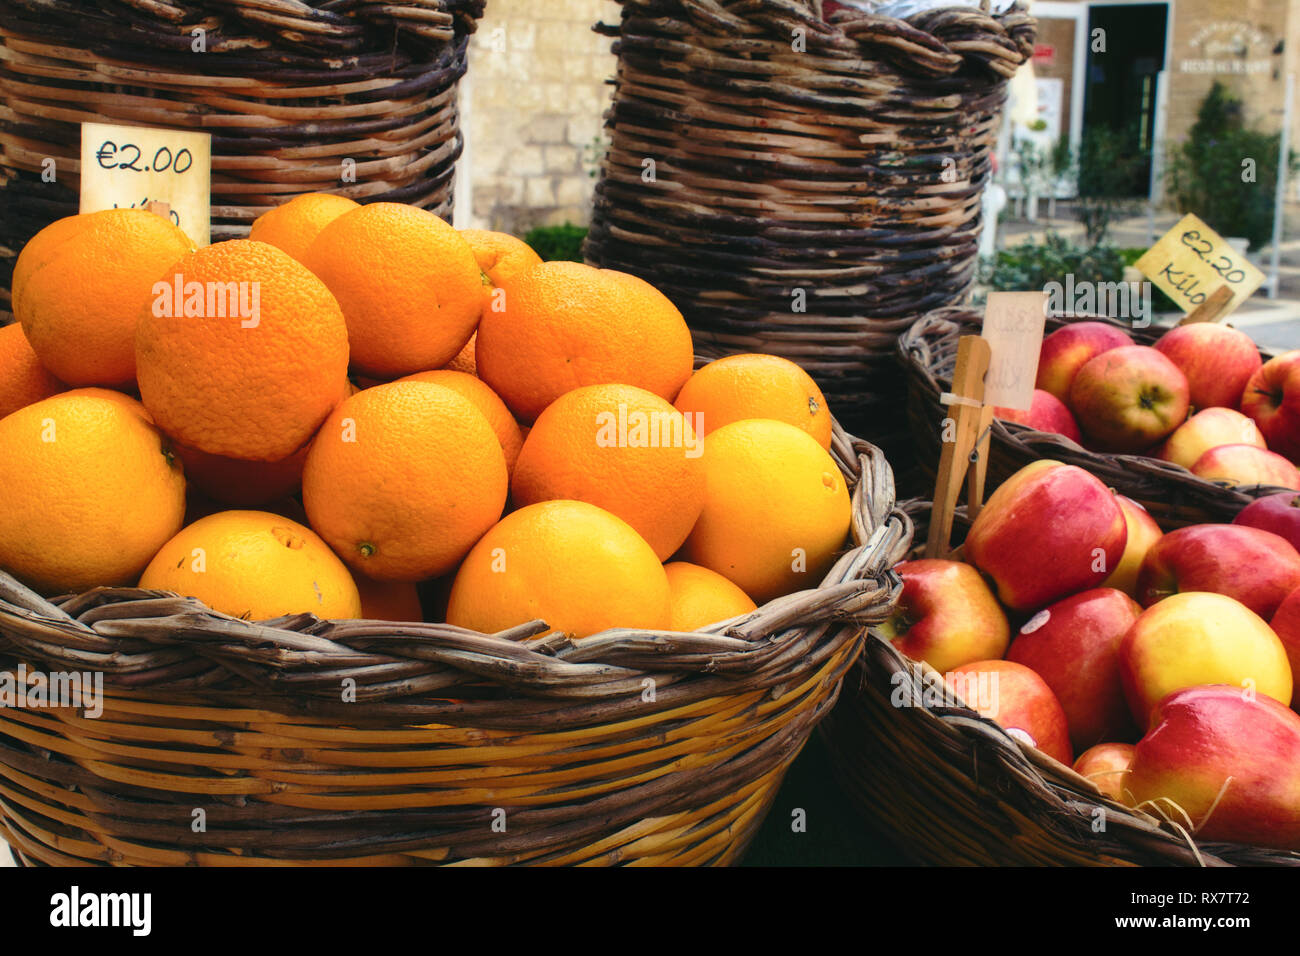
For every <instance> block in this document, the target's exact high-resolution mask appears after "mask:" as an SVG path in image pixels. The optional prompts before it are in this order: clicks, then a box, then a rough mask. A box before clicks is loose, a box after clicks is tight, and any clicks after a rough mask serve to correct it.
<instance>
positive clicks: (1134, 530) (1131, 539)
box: [1101, 495, 1164, 599]
mask: <svg viewBox="0 0 1300 956" xmlns="http://www.w3.org/2000/svg"><path fill="white" fill-rule="evenodd" d="M1115 500H1116V501H1117V502H1119V508H1120V510H1121V511H1122V512H1124V523H1125V525H1126V526H1127V527H1128V540H1127V541H1126V542H1125V544H1124V553H1123V555H1121V556H1120V559H1119V563H1118V564H1116V565H1115V570H1113V571H1111V572H1110V577H1108V578H1107V579H1106V580H1105V581H1103V582H1102V583H1101V586H1102V587H1106V588H1115V589H1117V590H1120V591H1123V592H1124V593H1125V594H1127V595H1128V596H1129V597H1131V598H1134V599H1136V598H1137V579H1138V570H1139V569H1140V568H1141V567H1142V562H1143V560H1144V559H1145V558H1146V556H1147V552H1148V551H1150V550H1151V546H1152V545H1153V544H1155V543H1156V542H1157V541H1159V540H1160V536H1161V535H1162V534H1164V532H1163V531H1161V530H1160V525H1158V524H1156V519H1155V518H1153V517H1151V515H1150V514H1148V513H1147V509H1146V508H1143V507H1142V506H1141V505H1140V504H1138V503H1137V502H1136V501H1134V500H1133V499H1132V498H1126V497H1124V496H1123V495H1116V496H1115Z"/></svg>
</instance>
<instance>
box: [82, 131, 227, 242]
mask: <svg viewBox="0 0 1300 956" xmlns="http://www.w3.org/2000/svg"><path fill="white" fill-rule="evenodd" d="M211 183H212V137H211V136H210V135H209V134H207V133H181V132H177V131H176V130H170V129H149V128H147V127H144V126H110V125H108V124H105V123H82V124H81V211H82V212H98V211H100V210H101V209H119V208H131V209H144V208H146V207H147V205H148V204H149V202H151V201H155V202H165V203H167V205H168V206H170V207H171V208H170V211H169V214H168V215H169V217H170V219H171V221H172V222H174V223H175V224H176V225H178V226H179V227H180V228H181V229H182V230H183V231H184V232H185V234H186V235H187V236H189V237H190V238H191V239H193V240H194V242H195V244H196V245H198V246H206V245H207V244H208V243H209V242H210V241H211V225H212V219H211V217H212V207H211Z"/></svg>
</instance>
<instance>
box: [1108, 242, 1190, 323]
mask: <svg viewBox="0 0 1300 956" xmlns="http://www.w3.org/2000/svg"><path fill="white" fill-rule="evenodd" d="M1146 252H1147V250H1146V249H1144V248H1142V247H1141V246H1138V247H1136V248H1131V247H1130V248H1128V249H1121V250H1119V254H1120V258H1122V259H1123V260H1124V265H1126V266H1136V265H1137V261H1138V260H1139V259H1141V258H1142V257H1143V256H1144V255H1146ZM1144 281H1149V280H1145V279H1144ZM1151 311H1152V312H1180V311H1182V310H1181V309H1179V308H1178V304H1177V303H1176V302H1174V300H1173V299H1171V298H1169V296H1167V295H1165V294H1164V293H1163V292H1161V291H1160V289H1159V288H1158V287H1157V286H1156V285H1155V283H1152V284H1151Z"/></svg>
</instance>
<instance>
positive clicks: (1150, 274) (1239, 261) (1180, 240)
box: [1136, 213, 1264, 319]
mask: <svg viewBox="0 0 1300 956" xmlns="http://www.w3.org/2000/svg"><path fill="white" fill-rule="evenodd" d="M1136 265H1137V268H1138V269H1139V270H1140V271H1141V272H1142V274H1143V275H1145V276H1146V277H1147V278H1148V279H1150V280H1151V281H1152V282H1153V283H1155V285H1156V286H1157V287H1158V288H1159V289H1160V290H1161V291H1162V292H1164V293H1165V295H1167V296H1169V298H1171V299H1173V300H1174V302H1176V303H1177V304H1178V307H1179V308H1180V309H1182V310H1183V311H1184V312H1191V311H1192V310H1194V309H1196V308H1199V307H1200V306H1202V305H1204V304H1205V302H1206V300H1207V299H1209V297H1210V296H1211V295H1213V294H1214V293H1215V292H1216V291H1217V290H1219V289H1220V288H1224V287H1226V288H1228V289H1231V290H1232V298H1230V299H1228V300H1227V304H1226V306H1225V307H1224V308H1222V309H1220V310H1219V311H1218V312H1217V314H1216V315H1215V316H1214V318H1219V319H1221V318H1223V317H1224V316H1226V315H1227V314H1228V313H1229V312H1231V311H1232V310H1233V309H1235V308H1236V307H1237V306H1239V305H1241V303H1242V302H1243V301H1245V300H1246V299H1248V298H1250V296H1251V295H1252V294H1254V292H1255V290H1256V289H1258V288H1259V287H1260V285H1261V284H1262V283H1263V282H1264V273H1262V272H1260V271H1259V270H1258V269H1257V268H1255V267H1254V266H1253V265H1251V264H1250V263H1249V262H1248V261H1246V258H1245V257H1244V256H1243V255H1241V253H1239V252H1237V251H1236V250H1234V249H1233V248H1232V246H1230V245H1228V244H1227V243H1226V242H1225V241H1224V240H1223V238H1222V237H1221V236H1219V234H1218V233H1216V232H1215V231H1214V230H1213V229H1211V228H1210V227H1209V226H1207V225H1206V224H1205V223H1203V222H1201V220H1200V219H1198V218H1197V217H1196V216H1193V215H1191V214H1190V213H1189V214H1188V215H1186V216H1184V217H1183V218H1182V219H1180V220H1179V221H1178V225H1176V226H1174V228H1173V229H1170V230H1169V231H1168V232H1167V233H1165V234H1164V235H1163V236H1162V237H1161V238H1160V241H1159V242H1157V243H1156V244H1155V245H1154V246H1152V247H1151V248H1150V249H1148V250H1147V251H1146V253H1145V254H1144V255H1143V256H1142V258H1141V259H1139V260H1138V261H1137V263H1136Z"/></svg>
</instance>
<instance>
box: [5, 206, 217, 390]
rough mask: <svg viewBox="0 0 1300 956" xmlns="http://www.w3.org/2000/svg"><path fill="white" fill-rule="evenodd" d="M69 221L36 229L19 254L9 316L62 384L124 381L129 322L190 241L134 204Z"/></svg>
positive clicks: (129, 361) (128, 377) (129, 355)
mask: <svg viewBox="0 0 1300 956" xmlns="http://www.w3.org/2000/svg"><path fill="white" fill-rule="evenodd" d="M74 218H75V219H76V220H78V221H76V222H72V223H69V222H67V220H60V221H59V222H56V223H54V224H53V225H51V226H48V227H46V229H45V230H42V231H41V232H39V233H37V234H36V236H35V237H34V238H33V239H32V241H31V242H30V243H28V245H27V247H26V248H25V249H24V250H23V252H22V255H20V256H19V257H18V262H17V263H16V264H15V266H14V287H13V310H14V317H15V318H17V319H18V321H19V322H21V323H22V326H23V331H24V332H26V333H27V338H28V340H29V341H30V342H31V344H32V349H33V350H34V351H35V352H36V354H37V355H38V356H40V359H41V364H42V365H44V366H45V367H46V368H47V369H49V370H50V372H51V373H52V374H53V375H55V376H56V377H58V378H59V379H61V380H63V381H65V382H67V383H68V384H69V385H128V384H130V383H131V382H132V381H133V380H134V379H135V328H136V323H137V322H138V321H139V319H140V315H141V313H142V312H144V310H145V309H146V308H147V306H148V305H149V303H150V302H152V301H153V299H154V284H155V283H156V282H158V281H159V280H161V279H164V278H165V277H167V276H169V275H170V269H171V266H173V265H174V264H175V263H176V262H177V260H179V259H180V258H181V257H182V256H184V255H185V254H186V253H187V252H189V251H190V250H191V249H192V248H193V243H191V242H190V240H189V238H188V237H187V236H186V235H185V233H183V232H181V230H179V229H177V228H176V227H175V226H173V225H172V224H171V222H170V221H169V220H167V219H164V218H163V217H162V216H157V215H154V214H153V213H151V212H145V211H144V210H141V209H108V210H105V211H103V212H94V213H87V214H86V215H84V216H77V217H74ZM47 233H48V235H47ZM24 260H25V261H24Z"/></svg>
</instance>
